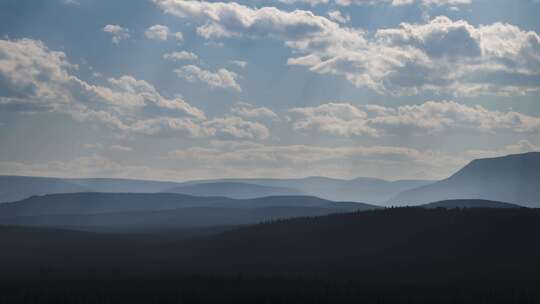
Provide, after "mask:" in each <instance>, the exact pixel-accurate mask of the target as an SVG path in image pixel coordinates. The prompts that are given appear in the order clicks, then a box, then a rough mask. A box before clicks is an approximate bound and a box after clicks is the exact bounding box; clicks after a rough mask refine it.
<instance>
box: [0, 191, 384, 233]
mask: <svg viewBox="0 0 540 304" xmlns="http://www.w3.org/2000/svg"><path fill="white" fill-rule="evenodd" d="M377 208H380V207H377V206H373V205H367V204H361V203H347V202H332V201H328V200H324V199H320V198H317V197H309V196H273V197H263V198H256V199H231V198H226V197H198V196H190V195H184V194H172V193H66V194H50V195H45V196H34V197H31V198H28V199H25V200H22V201H19V202H14V203H5V204H2V205H0V224H4V225H17V226H40V227H62V228H72V229H78V230H92V231H119V230H124V231H148V230H160V229H161V230H163V229H164V230H168V229H186V228H200V227H213V226H218V227H219V226H237V225H245V224H256V223H259V222H266V221H273V220H278V219H287V218H293V217H306V216H320V215H327V214H333V213H347V212H354V211H363V210H371V209H377Z"/></svg>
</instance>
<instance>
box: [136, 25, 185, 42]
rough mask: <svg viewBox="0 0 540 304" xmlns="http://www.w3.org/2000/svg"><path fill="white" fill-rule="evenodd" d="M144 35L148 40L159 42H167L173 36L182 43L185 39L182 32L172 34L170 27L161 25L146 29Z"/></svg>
mask: <svg viewBox="0 0 540 304" xmlns="http://www.w3.org/2000/svg"><path fill="white" fill-rule="evenodd" d="M144 35H145V36H146V38H148V39H151V40H158V41H167V39H169V37H171V36H172V37H175V38H176V39H177V40H180V41H181V40H183V39H184V36H183V35H182V33H181V32H177V33H171V32H170V30H169V27H167V26H165V25H160V24H156V25H152V26H151V27H149V28H148V29H146V31H144Z"/></svg>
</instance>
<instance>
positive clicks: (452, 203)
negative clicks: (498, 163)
mask: <svg viewBox="0 0 540 304" xmlns="http://www.w3.org/2000/svg"><path fill="white" fill-rule="evenodd" d="M420 207H422V208H428V209H433V208H446V209H453V208H462V209H463V208H495V209H512V208H523V207H522V206H519V205H516V204H509V203H503V202H496V201H488V200H475V199H470V200H465V199H464V200H447V201H440V202H434V203H429V204H425V205H421V206H420Z"/></svg>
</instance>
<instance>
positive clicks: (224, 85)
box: [174, 65, 242, 92]
mask: <svg viewBox="0 0 540 304" xmlns="http://www.w3.org/2000/svg"><path fill="white" fill-rule="evenodd" d="M174 71H175V73H176V75H178V77H180V78H183V79H185V80H186V81H189V82H195V81H201V82H204V83H206V84H207V85H208V86H209V87H210V88H221V89H232V90H234V91H237V92H241V91H242V88H241V87H240V85H239V84H238V82H237V79H238V75H237V74H236V73H235V72H231V71H229V70H227V69H219V70H217V71H216V72H211V71H207V70H203V69H201V68H200V67H198V66H196V65H186V66H183V67H181V68H179V69H176V70H174Z"/></svg>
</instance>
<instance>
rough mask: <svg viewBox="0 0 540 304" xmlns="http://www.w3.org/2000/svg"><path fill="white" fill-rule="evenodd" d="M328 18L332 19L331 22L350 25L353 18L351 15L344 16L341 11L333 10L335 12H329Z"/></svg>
mask: <svg viewBox="0 0 540 304" xmlns="http://www.w3.org/2000/svg"><path fill="white" fill-rule="evenodd" d="M328 17H329V18H330V19H331V20H334V21H336V22H339V23H343V24H345V23H349V22H351V16H349V15H343V14H342V13H341V12H340V11H338V10H333V11H329V12H328Z"/></svg>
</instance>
